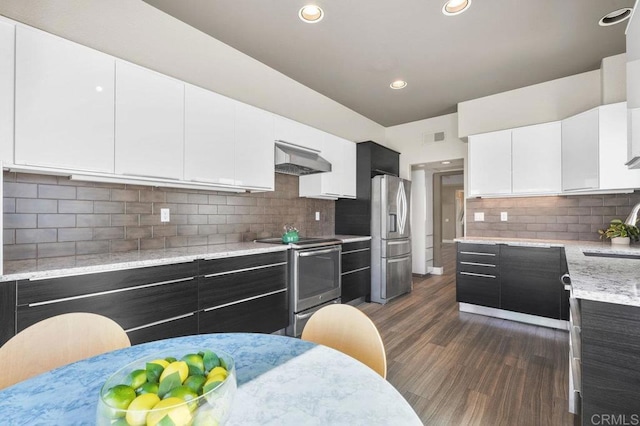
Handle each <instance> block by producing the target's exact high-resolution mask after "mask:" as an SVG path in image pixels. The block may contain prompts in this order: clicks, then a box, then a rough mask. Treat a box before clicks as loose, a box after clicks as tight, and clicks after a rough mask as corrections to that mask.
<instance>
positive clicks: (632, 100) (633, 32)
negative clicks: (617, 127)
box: [626, 10, 640, 168]
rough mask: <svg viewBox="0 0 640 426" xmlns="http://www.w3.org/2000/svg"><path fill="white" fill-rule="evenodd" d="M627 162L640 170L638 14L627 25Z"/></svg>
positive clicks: (639, 22) (639, 28)
mask: <svg viewBox="0 0 640 426" xmlns="http://www.w3.org/2000/svg"><path fill="white" fill-rule="evenodd" d="M626 35H627V40H626V41H627V54H626V58H627V108H628V109H629V111H628V122H627V125H628V127H627V162H628V164H629V167H630V168H640V13H638V11H637V10H636V11H635V13H634V14H633V15H632V17H631V19H629V23H628V24H627V31H626Z"/></svg>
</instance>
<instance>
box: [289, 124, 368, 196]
mask: <svg viewBox="0 0 640 426" xmlns="http://www.w3.org/2000/svg"><path fill="white" fill-rule="evenodd" d="M324 135H325V136H324V140H323V143H322V148H321V152H320V155H321V156H322V157H323V158H324V159H325V160H327V161H328V162H330V163H331V171H330V172H325V173H316V174H312V175H307V176H300V180H299V193H300V196H301V197H308V198H320V199H331V200H336V199H338V198H355V197H356V190H355V188H356V185H355V183H356V144H355V143H353V142H351V141H348V140H346V139H342V138H339V137H337V136H334V135H331V134H329V133H324Z"/></svg>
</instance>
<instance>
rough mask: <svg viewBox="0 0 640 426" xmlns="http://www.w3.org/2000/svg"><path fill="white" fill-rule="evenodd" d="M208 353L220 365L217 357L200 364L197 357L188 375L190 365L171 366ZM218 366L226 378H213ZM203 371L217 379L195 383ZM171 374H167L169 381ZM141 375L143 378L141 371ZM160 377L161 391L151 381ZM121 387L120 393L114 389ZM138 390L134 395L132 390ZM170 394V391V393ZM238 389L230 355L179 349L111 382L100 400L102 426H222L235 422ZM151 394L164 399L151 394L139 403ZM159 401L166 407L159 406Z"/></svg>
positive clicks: (135, 365) (143, 360)
mask: <svg viewBox="0 0 640 426" xmlns="http://www.w3.org/2000/svg"><path fill="white" fill-rule="evenodd" d="M205 353H214V354H215V355H216V356H217V358H218V360H219V362H216V360H215V358H214V357H213V356H210V355H206V358H205V357H202V358H200V359H201V360H202V359H203V358H204V360H203V363H202V364H200V365H199V362H200V361H198V358H197V357H195V358H194V357H191V358H190V359H189V363H188V364H187V370H188V372H186V373H185V369H184V365H182V366H181V365H178V363H176V364H175V365H173V367H168V365H170V364H171V361H172V359H171V358H175V359H176V360H177V361H182V359H183V357H185V356H186V355H189V354H192V355H193V354H196V355H200V356H202V355H203V354H205ZM167 358H168V360H167ZM158 360H165V361H166V362H167V364H168V365H164V363H153V362H152V361H158ZM150 364H151V365H150ZM161 364H162V365H161ZM215 365H219V366H222V367H226V371H227V376H226V378H224V377H220V376H219V375H217V374H212V373H210V371H211V370H213V367H214V366H215ZM200 367H202V368H203V369H204V377H207V373H209V374H211V375H210V378H211V381H208V380H207V379H205V380H204V381H203V379H202V378H201V377H196V378H195V379H191V377H192V376H198V375H199V374H197V373H199V372H200ZM207 367H208V368H207ZM165 369H166V370H167V371H166V373H167V374H166V375H165V376H163V374H162V373H164V372H165ZM141 370H142V371H143V373H141V372H140V371H141ZM219 371H221V370H216V373H217V372H219ZM185 374H186V378H185ZM213 376H216V377H213ZM154 378H158V379H159V380H158V381H159V384H158V387H157V388H155V386H154V384H152V383H153V382H149V379H151V380H152V381H153V380H154ZM143 380H144V383H143ZM178 381H179V382H180V383H178ZM141 383H143V384H141ZM149 383H151V384H149ZM116 386H117V388H115V389H114V387H116ZM134 388H135V390H134V393H132V391H131V390H132V389H134ZM185 388H186V389H185ZM167 389H170V390H169V391H168V392H167ZM196 389H197V390H198V392H197V394H196V392H195V390H196ZM236 390H237V381H236V368H235V362H234V360H233V358H232V357H231V355H229V354H228V353H226V352H223V351H219V350H206V349H205V348H177V349H171V350H167V351H162V352H158V353H155V354H153V355H149V356H146V357H144V358H140V359H138V360H136V361H133V362H132V363H130V364H128V365H126V366H124V367H122V368H121V369H119V370H118V371H116V372H115V373H114V374H113V375H111V377H109V378H108V379H107V381H106V382H105V384H104V385H103V386H102V389H101V390H100V395H99V397H98V409H97V412H96V424H97V425H99V426H101V425H114V426H115V425H117V426H121V425H122V426H125V425H129V426H135V425H149V426H153V425H156V424H157V425H158V426H163V425H175V426H186V425H194V426H195V425H222V424H224V423H225V422H226V420H227V419H228V417H229V414H230V411H231V402H232V400H233V396H234V395H235V392H236ZM154 391H155V392H154ZM145 393H156V394H157V395H158V396H154V395H148V396H146V397H142V398H139V399H138V398H137V397H138V396H141V395H143V394H145ZM159 395H162V397H160V396H159ZM133 398H136V399H138V401H137V403H136V402H133V403H132V402H131V400H132V399H133ZM170 398H171V399H170ZM134 401H135V399H134ZM158 401H165V402H161V403H160V406H158V407H155V405H156V404H157V403H158ZM154 407H155V408H154Z"/></svg>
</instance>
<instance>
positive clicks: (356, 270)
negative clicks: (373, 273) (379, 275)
mask: <svg viewBox="0 0 640 426" xmlns="http://www.w3.org/2000/svg"><path fill="white" fill-rule="evenodd" d="M367 269H371V266H365V267H364V268H359V269H354V270H353V271H347V272H343V273H342V274H341V275H348V274H353V273H356V272H360V271H366V270H367Z"/></svg>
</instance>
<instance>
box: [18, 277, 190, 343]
mask: <svg viewBox="0 0 640 426" xmlns="http://www.w3.org/2000/svg"><path fill="white" fill-rule="evenodd" d="M18 291H20V289H19V288H18ZM197 298H198V287H197V280H196V279H195V277H194V278H188V279H186V280H184V281H178V282H174V283H170V284H160V285H152V286H141V287H138V288H134V289H128V290H125V291H116V292H103V293H96V294H92V295H86V296H81V297H72V298H67V299H56V300H50V301H45V302H41V303H33V304H30V305H20V306H18V312H17V331H21V330H23V329H25V328H26V327H28V326H30V325H32V324H34V323H36V322H38V321H40V320H43V319H45V318H49V317H52V316H54V315H59V314H65V313H69V312H91V313H95V314H99V315H104V316H106V317H109V318H111V319H113V320H114V321H115V322H117V323H118V324H120V326H121V327H122V328H124V329H125V330H127V329H130V328H134V327H139V326H142V325H146V324H150V323H152V322H156V321H161V320H165V319H167V318H173V317H178V316H180V315H184V314H188V313H191V312H195V311H196V310H197Z"/></svg>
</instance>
